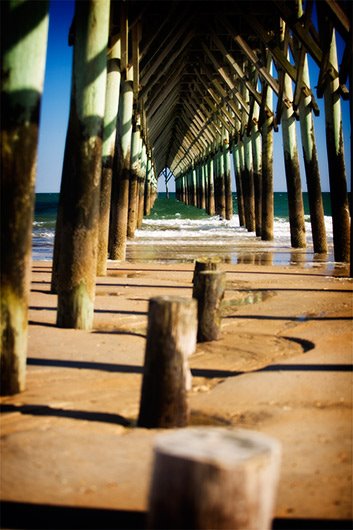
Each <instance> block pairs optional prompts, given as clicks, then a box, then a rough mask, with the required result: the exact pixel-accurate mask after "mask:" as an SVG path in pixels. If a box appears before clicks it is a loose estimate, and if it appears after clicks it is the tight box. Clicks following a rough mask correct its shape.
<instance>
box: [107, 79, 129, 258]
mask: <svg viewBox="0 0 353 530" xmlns="http://www.w3.org/2000/svg"><path fill="white" fill-rule="evenodd" d="M132 113H133V83H132V81H131V80H121V90H120V101H119V114H118V135H117V145H116V149H117V194H118V198H117V203H116V218H115V226H114V227H113V240H112V244H111V249H110V258H111V259H113V260H124V259H125V256H126V243H127V222H128V211H129V185H130V166H131V136H132Z"/></svg>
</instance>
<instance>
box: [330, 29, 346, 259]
mask: <svg viewBox="0 0 353 530" xmlns="http://www.w3.org/2000/svg"><path fill="white" fill-rule="evenodd" d="M329 61H330V63H331V64H332V66H333V67H334V68H336V69H337V70H338V60H337V47H336V37H335V30H334V29H333V31H332V34H331V40H330V47H329ZM338 87H339V79H338V78H336V79H334V80H329V81H328V82H327V84H326V88H325V91H324V100H325V119H326V145H327V158H328V168H329V181H330V197H331V209H332V229H333V244H334V255H335V260H336V261H341V262H349V260H350V215H349V206H348V195H347V181H346V169H345V163H344V149H343V129H342V118H341V102H340V95H339V91H338Z"/></svg>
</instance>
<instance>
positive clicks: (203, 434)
mask: <svg viewBox="0 0 353 530" xmlns="http://www.w3.org/2000/svg"><path fill="white" fill-rule="evenodd" d="M280 459H281V446H280V444H279V442H277V440H275V439H272V438H270V437H268V436H265V435H262V434H260V433H257V432H253V431H248V430H244V429H233V430H230V429H226V428H218V427H197V428H196V427H194V428H189V429H180V430H177V431H173V432H171V433H168V434H161V435H159V436H157V437H156V440H155V447H154V463H153V472H152V479H151V486H150V495H149V513H148V528H150V529H154V530H156V529H162V528H163V529H171V528H174V529H212V530H221V529H222V530H229V529H232V530H269V529H270V528H271V522H272V517H273V510H274V504H275V498H276V491H277V485H278V479H279V471H280Z"/></svg>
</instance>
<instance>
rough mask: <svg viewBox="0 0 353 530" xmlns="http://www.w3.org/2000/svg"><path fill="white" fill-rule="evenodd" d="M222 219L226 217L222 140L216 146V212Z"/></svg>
mask: <svg viewBox="0 0 353 530" xmlns="http://www.w3.org/2000/svg"><path fill="white" fill-rule="evenodd" d="M217 213H218V214H219V215H220V216H221V217H222V219H225V217H226V189H225V179H224V158H223V144H222V139H220V143H219V145H218V212H217Z"/></svg>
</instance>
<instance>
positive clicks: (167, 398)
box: [138, 296, 197, 428]
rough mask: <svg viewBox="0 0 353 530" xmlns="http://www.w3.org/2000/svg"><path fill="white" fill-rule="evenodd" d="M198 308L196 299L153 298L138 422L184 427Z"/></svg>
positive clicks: (144, 425)
mask: <svg viewBox="0 0 353 530" xmlns="http://www.w3.org/2000/svg"><path fill="white" fill-rule="evenodd" d="M196 315H197V309H196V301H195V300H194V299H184V298H180V297H169V296H163V297H162V296H161V297H156V298H151V299H150V302H149V311H148V329H147V343H146V351H145V364H144V373H143V381H142V389H141V400H140V411H139V417H138V426H139V427H147V428H170V427H183V426H186V425H187V423H188V417H189V411H188V404H187V399H186V391H187V390H189V389H190V388H191V373H190V370H189V368H188V357H189V356H190V355H191V354H192V353H193V352H194V351H195V347H196V332H197V320H196Z"/></svg>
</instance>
